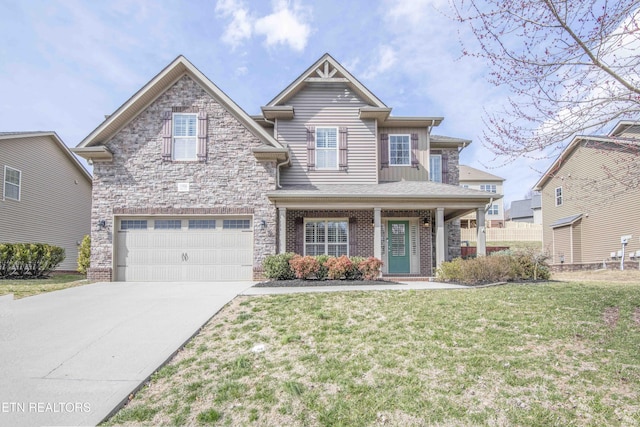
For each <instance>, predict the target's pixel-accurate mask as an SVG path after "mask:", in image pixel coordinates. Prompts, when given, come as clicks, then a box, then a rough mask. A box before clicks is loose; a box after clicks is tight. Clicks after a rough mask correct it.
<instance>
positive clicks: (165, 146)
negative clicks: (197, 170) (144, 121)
mask: <svg viewBox="0 0 640 427" xmlns="http://www.w3.org/2000/svg"><path fill="white" fill-rule="evenodd" d="M171 119H172V117H171V111H165V112H164V114H163V116H162V160H171V146H172V137H171Z"/></svg>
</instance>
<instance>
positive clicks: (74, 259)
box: [0, 132, 91, 271]
mask: <svg viewBox="0 0 640 427" xmlns="http://www.w3.org/2000/svg"><path fill="white" fill-rule="evenodd" d="M0 167H1V168H2V169H1V171H2V179H3V181H2V189H0V191H1V192H2V198H1V199H0V243H7V242H10V243H48V244H51V245H55V246H60V247H62V248H64V250H65V254H66V258H65V260H64V262H63V263H62V264H61V265H60V266H59V267H58V270H69V271H75V270H77V268H78V246H79V245H80V242H82V238H83V237H84V236H85V235H86V234H89V231H90V229H89V225H90V220H91V175H90V174H89V172H87V170H86V169H85V168H84V167H83V166H82V165H81V164H80V162H79V161H78V159H77V158H76V157H75V156H74V155H73V153H71V151H69V149H68V148H67V146H66V145H65V144H64V142H62V140H61V139H60V138H59V137H58V135H57V134H56V133H55V132H0Z"/></svg>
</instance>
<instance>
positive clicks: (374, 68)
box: [362, 45, 398, 79]
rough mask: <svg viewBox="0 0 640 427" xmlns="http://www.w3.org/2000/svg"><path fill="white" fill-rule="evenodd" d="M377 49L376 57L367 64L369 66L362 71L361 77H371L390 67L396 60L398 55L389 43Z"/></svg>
mask: <svg viewBox="0 0 640 427" xmlns="http://www.w3.org/2000/svg"><path fill="white" fill-rule="evenodd" d="M378 49H379V51H378V55H377V57H376V58H375V60H374V61H373V63H372V64H371V65H370V66H369V68H367V70H366V71H365V72H364V73H362V77H363V78H365V79H373V78H374V77H376V76H378V75H379V74H382V73H384V72H385V71H388V70H390V69H392V68H393V66H394V65H395V63H396V61H397V60H398V56H397V54H396V51H395V49H394V48H393V47H391V46H389V45H382V46H380V47H379V48H378Z"/></svg>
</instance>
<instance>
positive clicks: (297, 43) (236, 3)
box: [215, 0, 311, 51]
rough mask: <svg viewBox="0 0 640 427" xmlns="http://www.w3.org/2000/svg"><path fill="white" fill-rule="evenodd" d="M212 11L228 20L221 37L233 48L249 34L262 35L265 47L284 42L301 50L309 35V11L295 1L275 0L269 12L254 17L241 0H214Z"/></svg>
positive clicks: (246, 38)
mask: <svg viewBox="0 0 640 427" xmlns="http://www.w3.org/2000/svg"><path fill="white" fill-rule="evenodd" d="M215 10H216V13H218V15H220V16H221V17H223V18H226V19H230V20H231V21H230V22H229V23H228V24H227V25H226V27H225V30H224V33H223V35H222V41H223V42H224V43H226V44H228V45H230V46H231V47H233V48H234V49H235V48H236V47H238V46H240V45H241V44H242V43H243V42H244V41H245V40H248V39H250V38H251V37H252V36H253V35H260V36H264V37H265V44H266V45H267V46H269V47H271V46H276V45H279V44H283V45H287V46H289V47H290V48H291V49H293V50H296V51H302V50H303V49H304V48H305V47H306V45H307V42H308V40H309V36H310V35H311V26H310V25H309V24H308V22H307V21H308V19H309V15H310V14H309V12H308V9H307V8H305V7H303V6H302V5H301V4H300V3H299V2H297V1H293V2H289V1H286V0H276V1H274V2H273V11H272V13H270V14H268V15H266V16H262V17H259V18H256V17H254V16H252V14H251V13H250V11H249V9H248V7H247V6H246V5H245V3H244V2H242V1H241V0H218V2H217V3H216V9H215Z"/></svg>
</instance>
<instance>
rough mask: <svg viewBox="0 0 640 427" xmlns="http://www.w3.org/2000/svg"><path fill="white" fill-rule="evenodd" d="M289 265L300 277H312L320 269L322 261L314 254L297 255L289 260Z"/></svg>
mask: <svg viewBox="0 0 640 427" xmlns="http://www.w3.org/2000/svg"><path fill="white" fill-rule="evenodd" d="M289 265H290V266H291V269H292V270H293V273H294V274H295V275H296V277H297V278H298V279H310V278H311V277H313V276H315V275H316V273H317V272H318V270H320V263H319V262H318V260H317V259H316V258H315V257H312V256H305V257H301V256H300V255H296V256H294V257H293V258H291V259H290V260H289Z"/></svg>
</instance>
